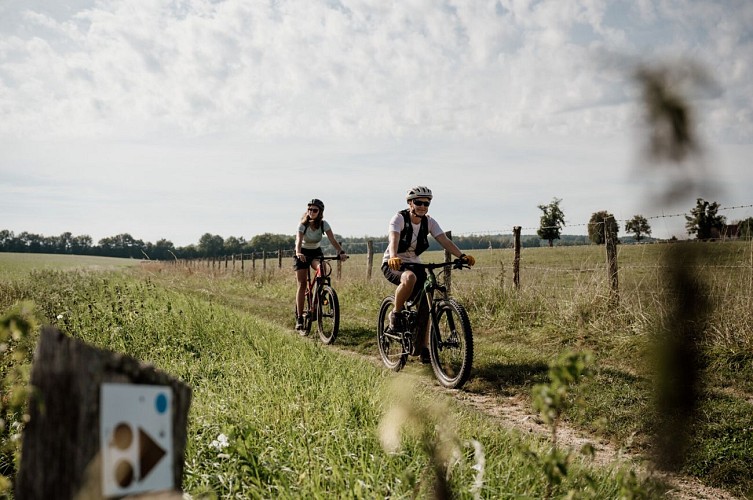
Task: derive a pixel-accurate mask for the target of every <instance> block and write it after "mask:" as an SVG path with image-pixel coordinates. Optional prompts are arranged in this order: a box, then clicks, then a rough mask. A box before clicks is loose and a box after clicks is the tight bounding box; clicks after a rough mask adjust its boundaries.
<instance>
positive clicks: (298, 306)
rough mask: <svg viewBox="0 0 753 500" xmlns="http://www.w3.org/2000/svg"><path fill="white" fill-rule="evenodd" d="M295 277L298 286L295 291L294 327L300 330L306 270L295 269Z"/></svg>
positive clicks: (306, 276) (301, 326)
mask: <svg viewBox="0 0 753 500" xmlns="http://www.w3.org/2000/svg"><path fill="white" fill-rule="evenodd" d="M295 277H296V279H297V280H298V288H297V289H296V292H295V311H296V319H295V329H296V330H300V329H301V328H303V300H304V298H305V295H306V280H307V279H308V272H307V270H306V269H296V271H295Z"/></svg>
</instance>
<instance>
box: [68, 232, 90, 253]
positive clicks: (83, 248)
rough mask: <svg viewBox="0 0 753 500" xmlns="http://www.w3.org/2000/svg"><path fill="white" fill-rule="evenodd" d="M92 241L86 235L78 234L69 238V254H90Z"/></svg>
mask: <svg viewBox="0 0 753 500" xmlns="http://www.w3.org/2000/svg"><path fill="white" fill-rule="evenodd" d="M93 244H94V240H92V237H91V236H89V235H88V234H80V235H78V236H74V237H73V238H71V253H73V254H76V255H86V254H88V253H90V252H91V250H92V245H93Z"/></svg>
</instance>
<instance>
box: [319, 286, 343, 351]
mask: <svg viewBox="0 0 753 500" xmlns="http://www.w3.org/2000/svg"><path fill="white" fill-rule="evenodd" d="M318 308H319V310H318V313H317V318H316V319H317V324H318V326H319V338H320V339H321V341H322V342H323V343H324V344H327V345H329V344H331V343H333V342H334V341H335V339H336V338H337V332H338V331H339V329H340V302H339V301H338V300H337V293H336V292H335V289H334V288H332V287H331V286H329V285H324V286H323V287H322V288H321V290H320V291H319V305H318Z"/></svg>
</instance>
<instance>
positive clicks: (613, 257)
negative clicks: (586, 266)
mask: <svg viewBox="0 0 753 500" xmlns="http://www.w3.org/2000/svg"><path fill="white" fill-rule="evenodd" d="M607 222H608V221H607V219H605V220H604V242H605V246H606V249H607V272H608V274H609V284H610V295H609V299H610V302H612V303H613V304H614V305H617V304H618V303H619V301H620V294H619V286H618V280H617V237H616V235H615V234H613V233H612V231H611V230H610V226H609V225H608V224H607Z"/></svg>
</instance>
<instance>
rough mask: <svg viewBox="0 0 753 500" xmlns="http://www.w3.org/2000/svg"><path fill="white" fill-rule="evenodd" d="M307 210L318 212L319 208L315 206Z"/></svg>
mask: <svg viewBox="0 0 753 500" xmlns="http://www.w3.org/2000/svg"><path fill="white" fill-rule="evenodd" d="M309 212H314V213H315V214H316V213H319V209H318V208H316V207H309Z"/></svg>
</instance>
